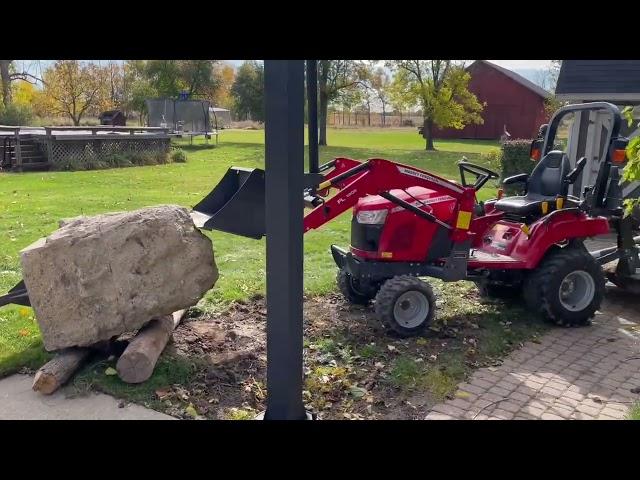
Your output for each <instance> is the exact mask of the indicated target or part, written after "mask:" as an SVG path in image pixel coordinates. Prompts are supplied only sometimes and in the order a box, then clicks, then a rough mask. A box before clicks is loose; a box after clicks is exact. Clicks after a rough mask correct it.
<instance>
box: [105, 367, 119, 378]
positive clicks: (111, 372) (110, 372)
mask: <svg viewBox="0 0 640 480" xmlns="http://www.w3.org/2000/svg"><path fill="white" fill-rule="evenodd" d="M104 374H105V375H109V376H113V375H117V374H118V371H117V370H116V369H115V368H113V367H109V368H107V369H106V370H105V371H104Z"/></svg>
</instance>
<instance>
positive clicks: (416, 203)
mask: <svg viewBox="0 0 640 480" xmlns="http://www.w3.org/2000/svg"><path fill="white" fill-rule="evenodd" d="M447 200H451V197H450V196H449V195H442V196H440V197H433V198H427V199H425V200H416V201H413V202H407V203H409V204H410V205H413V206H414V207H421V206H423V205H431V204H432V203H439V202H446V201H447ZM400 210H404V207H395V208H392V209H391V213H395V212H399V211H400Z"/></svg>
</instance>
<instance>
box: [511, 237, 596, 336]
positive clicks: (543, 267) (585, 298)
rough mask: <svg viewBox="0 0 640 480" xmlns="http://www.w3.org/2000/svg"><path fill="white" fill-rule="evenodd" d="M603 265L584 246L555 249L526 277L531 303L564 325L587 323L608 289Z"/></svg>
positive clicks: (548, 316)
mask: <svg viewBox="0 0 640 480" xmlns="http://www.w3.org/2000/svg"><path fill="white" fill-rule="evenodd" d="M605 283H606V280H605V277H604V273H603V272H602V268H601V267H600V265H598V263H597V262H596V261H595V260H594V259H593V257H592V256H591V255H590V254H589V252H588V251H587V250H586V249H585V248H584V247H581V246H580V247H566V248H563V249H561V250H558V251H555V252H552V253H551V254H549V255H548V256H547V258H545V259H543V260H542V262H541V263H540V265H538V268H537V269H536V270H534V271H533V272H532V273H531V274H530V275H529V276H528V277H527V278H526V280H525V285H524V297H525V301H526V303H527V306H528V307H529V308H530V309H532V310H534V311H537V312H539V313H541V314H542V315H543V316H544V317H545V318H547V319H548V320H551V321H553V322H554V323H556V324H558V325H562V326H574V325H587V324H589V323H590V320H591V318H593V316H594V315H595V313H596V310H598V308H600V304H601V303H602V298H603V297H604V293H605Z"/></svg>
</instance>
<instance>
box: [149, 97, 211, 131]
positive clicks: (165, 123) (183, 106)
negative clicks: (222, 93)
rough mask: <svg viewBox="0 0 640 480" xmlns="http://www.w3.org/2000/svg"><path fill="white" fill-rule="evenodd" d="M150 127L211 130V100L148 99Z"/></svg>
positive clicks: (176, 129) (174, 129)
mask: <svg viewBox="0 0 640 480" xmlns="http://www.w3.org/2000/svg"><path fill="white" fill-rule="evenodd" d="M146 104H147V112H148V113H149V121H148V123H149V126H150V127H167V128H170V129H171V130H173V131H178V130H182V131H184V132H209V131H211V121H210V119H209V107H210V102H208V101H206V100H173V99H170V98H159V99H148V100H147V101H146Z"/></svg>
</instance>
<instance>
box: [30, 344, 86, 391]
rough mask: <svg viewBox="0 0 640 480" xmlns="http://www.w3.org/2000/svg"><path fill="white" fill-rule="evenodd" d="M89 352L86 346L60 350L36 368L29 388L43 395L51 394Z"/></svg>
mask: <svg viewBox="0 0 640 480" xmlns="http://www.w3.org/2000/svg"><path fill="white" fill-rule="evenodd" d="M90 353H91V350H90V349H88V348H68V349H66V350H61V351H60V352H58V353H57V354H56V355H55V356H54V357H53V358H52V359H51V360H49V361H48V362H47V363H45V364H44V365H43V366H42V367H40V368H39V369H38V371H37V372H36V375H35V377H34V378H33V385H32V387H31V388H32V389H33V390H34V391H36V392H40V393H42V394H44V395H51V394H52V393H54V392H55V391H56V390H58V389H59V388H60V387H61V386H62V385H64V384H65V383H66V382H67V381H68V380H69V379H70V378H71V376H72V375H73V374H74V373H75V372H76V370H78V369H79V368H80V366H81V365H82V363H83V362H84V361H85V359H86V358H87V357H88V356H89V354H90Z"/></svg>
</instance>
